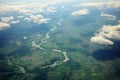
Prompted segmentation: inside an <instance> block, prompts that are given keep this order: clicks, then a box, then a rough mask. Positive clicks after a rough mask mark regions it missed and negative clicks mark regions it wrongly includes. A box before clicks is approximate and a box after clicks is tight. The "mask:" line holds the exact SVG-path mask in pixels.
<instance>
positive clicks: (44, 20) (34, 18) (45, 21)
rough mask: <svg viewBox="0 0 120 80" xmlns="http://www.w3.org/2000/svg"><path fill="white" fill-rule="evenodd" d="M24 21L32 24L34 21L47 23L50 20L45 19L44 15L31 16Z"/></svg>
mask: <svg viewBox="0 0 120 80" xmlns="http://www.w3.org/2000/svg"><path fill="white" fill-rule="evenodd" d="M24 20H26V21H28V22H30V21H33V22H34V23H38V24H41V23H47V22H48V20H50V19H49V18H44V17H43V16H42V15H36V16H35V15H30V16H29V17H26V18H24Z"/></svg>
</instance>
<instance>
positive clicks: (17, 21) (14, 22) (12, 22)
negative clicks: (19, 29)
mask: <svg viewBox="0 0 120 80" xmlns="http://www.w3.org/2000/svg"><path fill="white" fill-rule="evenodd" d="M19 22H20V21H19V20H16V21H11V22H10V24H17V23H19Z"/></svg>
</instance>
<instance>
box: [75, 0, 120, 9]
mask: <svg viewBox="0 0 120 80" xmlns="http://www.w3.org/2000/svg"><path fill="white" fill-rule="evenodd" d="M75 6H76V7H80V6H84V7H103V8H105V7H106V8H118V7H120V1H118V0H116V1H115V0H114V1H110V0H109V1H104V2H85V3H80V4H78V5H75Z"/></svg>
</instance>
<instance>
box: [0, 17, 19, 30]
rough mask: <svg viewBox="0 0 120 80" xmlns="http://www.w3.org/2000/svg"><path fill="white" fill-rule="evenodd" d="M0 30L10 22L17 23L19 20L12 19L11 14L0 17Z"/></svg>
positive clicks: (8, 25)
mask: <svg viewBox="0 0 120 80" xmlns="http://www.w3.org/2000/svg"><path fill="white" fill-rule="evenodd" d="M0 21H1V22H0V30H4V29H6V28H8V27H10V25H11V24H17V23H19V20H14V17H13V16H10V17H1V18H0Z"/></svg>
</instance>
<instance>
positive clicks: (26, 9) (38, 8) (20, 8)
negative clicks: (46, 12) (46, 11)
mask: <svg viewBox="0 0 120 80" xmlns="http://www.w3.org/2000/svg"><path fill="white" fill-rule="evenodd" d="M47 6H48V4H47V3H42V4H41V3H31V4H26V3H22V4H21V3H18V4H0V13H6V12H13V11H17V12H19V13H23V14H25V15H29V14H33V13H40V12H43V8H44V7H47Z"/></svg>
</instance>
